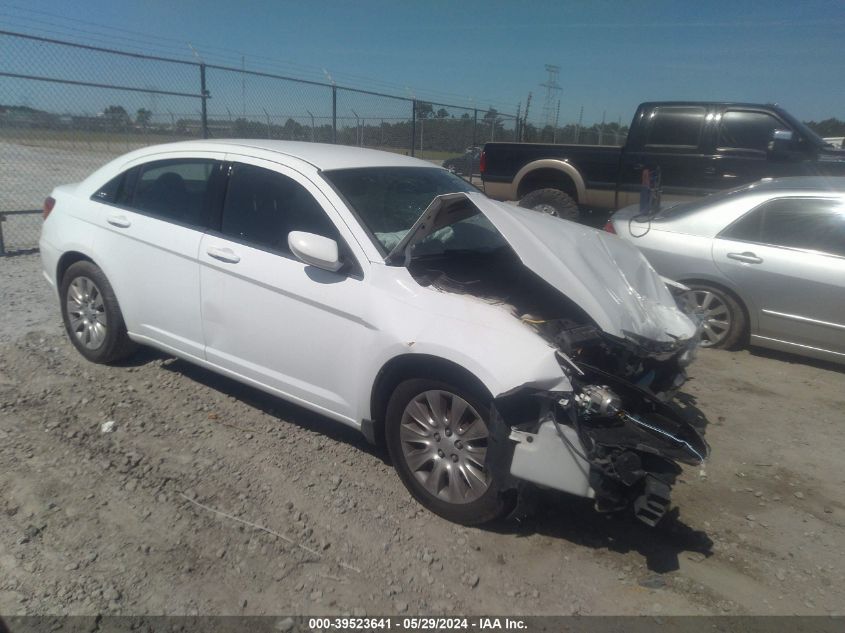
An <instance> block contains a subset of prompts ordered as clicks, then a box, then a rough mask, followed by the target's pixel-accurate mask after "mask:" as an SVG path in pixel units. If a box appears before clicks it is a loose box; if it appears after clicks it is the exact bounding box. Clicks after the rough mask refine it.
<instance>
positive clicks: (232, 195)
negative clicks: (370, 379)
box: [199, 156, 374, 424]
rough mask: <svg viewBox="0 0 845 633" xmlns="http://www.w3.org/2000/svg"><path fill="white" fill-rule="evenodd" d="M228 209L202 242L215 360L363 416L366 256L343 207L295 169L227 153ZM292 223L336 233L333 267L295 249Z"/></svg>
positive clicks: (332, 410)
mask: <svg viewBox="0 0 845 633" xmlns="http://www.w3.org/2000/svg"><path fill="white" fill-rule="evenodd" d="M229 159H230V161H231V162H230V163H229V164H228V165H227V169H228V174H229V180H228V186H227V194H226V198H225V202H224V205H223V212H222V218H221V220H220V223H219V226H218V227H217V230H213V231H210V232H209V233H208V234H207V235H205V236H204V237H203V239H202V243H201V245H200V253H199V262H200V285H201V292H202V323H203V329H204V332H205V345H206V347H205V353H206V358H207V359H208V361H209V362H211V363H214V364H215V365H218V366H219V367H221V368H223V369H225V370H227V371H229V372H231V373H233V374H236V375H238V376H240V377H241V378H245V379H247V381H251V382H253V383H256V384H258V385H263V386H265V387H269V388H270V389H272V390H273V391H275V392H278V393H280V394H281V395H284V396H285V397H286V398H289V399H292V400H295V401H300V402H302V403H303V404H307V405H309V406H310V407H311V408H316V409H318V410H321V411H323V412H324V413H325V414H327V415H330V416H332V417H334V418H336V419H339V420H342V421H344V422H347V423H350V424H357V423H358V420H357V419H356V417H357V415H356V406H357V403H356V402H355V400H356V396H357V391H356V387H357V383H356V381H355V380H353V379H352V377H354V376H355V375H356V373H357V371H358V367H360V366H361V363H362V357H363V354H364V353H365V352H366V350H367V349H368V348H370V347H371V346H370V342H371V341H372V340H373V336H374V330H373V329H372V327H370V326H369V325H368V322H367V312H368V310H369V308H368V304H369V302H368V301H367V297H366V290H367V284H366V283H365V282H364V279H363V276H364V274H365V272H366V269H365V267H363V266H362V264H365V263H366V261H365V258H364V257H363V253H362V251H361V250H360V247H359V246H358V245H357V243H356V242H355V241H354V238H352V236H351V234H350V233H349V231H348V229H347V228H346V227H345V225H344V224H343V222H340V221H338V220H339V218H338V216H337V212H336V211H335V209H334V208H333V207H332V206H331V204H330V203H329V201H328V199H327V198H326V197H325V196H324V195H323V194H322V193H321V192H320V190H319V189H318V188H317V187H316V186H315V185H314V184H313V183H312V182H311V181H310V180H308V179H307V178H305V177H304V176H303V175H302V174H300V173H299V172H297V171H295V170H293V169H289V168H287V167H284V166H282V165H279V164H277V163H273V162H269V161H263V160H260V159H253V158H244V157H231V156H230V157H229ZM290 231H306V232H310V233H317V234H319V235H323V236H325V237H330V238H332V239H335V240H338V242H339V247H340V251H341V253H342V256H343V257H344V259H345V261H346V265H345V267H344V268H343V269H341V271H339V272H337V273H333V272H328V271H325V270H321V269H318V268H315V267H314V266H309V265H307V264H305V263H303V262H301V261H299V260H298V259H296V258H295V257H294V256H293V255H292V254H291V253H290V250H289V248H288V245H287V236H288V233H289V232H290Z"/></svg>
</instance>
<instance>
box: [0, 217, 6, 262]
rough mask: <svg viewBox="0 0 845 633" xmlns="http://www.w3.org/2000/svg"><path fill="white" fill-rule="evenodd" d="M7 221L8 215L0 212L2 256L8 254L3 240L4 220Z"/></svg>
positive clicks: (0, 254)
mask: <svg viewBox="0 0 845 633" xmlns="http://www.w3.org/2000/svg"><path fill="white" fill-rule="evenodd" d="M5 221H6V216H5V215H3V214H2V213H0V257H3V255H5V254H6V244H5V243H4V242H3V222H5Z"/></svg>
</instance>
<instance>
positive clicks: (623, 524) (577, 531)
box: [488, 491, 713, 574]
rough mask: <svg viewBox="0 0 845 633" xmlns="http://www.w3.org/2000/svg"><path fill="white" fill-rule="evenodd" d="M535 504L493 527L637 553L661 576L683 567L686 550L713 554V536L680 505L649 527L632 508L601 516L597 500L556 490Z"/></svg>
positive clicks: (516, 532) (590, 546)
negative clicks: (527, 511)
mask: <svg viewBox="0 0 845 633" xmlns="http://www.w3.org/2000/svg"><path fill="white" fill-rule="evenodd" d="M534 505H535V508H534V511H533V512H532V513H530V514H529V515H528V516H527V517H526V518H524V519H522V520H520V521H514V520H510V521H502V522H499V523H497V524H493V525H491V526H490V527H489V528H488V529H490V530H491V531H495V532H498V533H504V534H508V533H509V534H514V535H516V536H517V537H520V536H521V537H524V536H529V535H534V534H539V535H542V536H547V537H550V538H555V539H562V540H565V541H569V542H570V543H574V544H576V545H581V546H583V547H589V548H590V549H593V550H607V551H608V552H614V553H617V554H627V553H629V552H636V553H638V554H639V555H640V556H642V557H643V558H644V559H645V563H646V567H647V568H648V569H649V570H650V571H652V572H654V573H656V574H664V573H668V572H672V571H676V570H678V569H680V560H679V557H680V555H681V554H682V553H684V552H690V553H694V554H699V555H701V556H704V557H710V556H712V555H713V540H712V539H711V538H710V537H709V536H708V535H707V533H706V532H703V531H701V530H697V529H695V528H692V527H690V526H688V525H687V524H686V523H684V522H683V521H682V520H681V518H680V510H679V509H678V508H673V509H672V510H670V511H669V512H668V513H667V514H666V515H665V516H664V517H663V519H662V520H661V521H660V523H658V524H657V525H656V526H655V527H649V526H647V525H646V524H645V523H643V522H641V521H639V520H637V519H636V518H634V517H633V515H632V514H631V513H630V512H627V511H625V512H621V513H615V514H601V513H599V512H596V511H595V510H594V509H593V502H592V500H590V499H584V498H580V497H574V496H572V495H567V494H565V493H559V492H555V491H541V492H539V493H538V495H537V498H536V499H535V500H534Z"/></svg>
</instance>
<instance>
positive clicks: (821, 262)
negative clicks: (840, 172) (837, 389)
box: [605, 178, 845, 363]
mask: <svg viewBox="0 0 845 633" xmlns="http://www.w3.org/2000/svg"><path fill="white" fill-rule="evenodd" d="M605 230H608V231H611V232H614V233H616V234H617V235H618V236H619V237H621V238H622V239H625V240H628V241H630V242H632V243H634V244H636V245H637V246H638V247H639V248H640V250H642V252H643V253H644V254H645V256H646V258H647V259H648V260H649V261H650V262H651V264H652V266H654V268H655V269H656V270H657V272H659V273H660V274H661V275H664V276H666V277H669V278H670V279H674V280H676V281H679V282H682V283H684V284H685V285H687V286H689V287H690V288H691V289H692V293H690V294H689V295H688V300H689V302H690V304H691V305H690V307H691V308H692V309H693V310H694V311H695V312H696V313H697V314H698V315H699V316H700V318H701V319H702V321H703V331H702V342H701V344H702V346H704V347H723V348H729V349H730V348H736V347H738V346H740V345H742V344H744V343H745V342H749V341H750V342H751V343H752V344H754V345H759V346H761V347H768V348H771V349H777V350H783V351H788V352H793V353H795V354H801V355H804V356H810V357H813V358H820V359H825V360H831V361H834V362H838V363H845V178H781V179H777V180H762V181H760V182H757V183H754V184H752V185H747V186H745V187H740V188H738V189H733V190H731V191H726V192H723V193H719V194H715V195H712V196H708V197H706V198H701V199H698V200H695V201H693V202H687V203H681V204H677V205H674V206H669V207H666V208H664V209H662V210H660V211H658V212H657V213H655V214H653V215H651V216H647V215H643V214H641V213H640V211H639V208H638V207H627V208H625V209H622V210H620V211H618V212H617V213H616V214H614V215H613V217H612V218H611V219H610V221H609V222H608V223H607V225H606V226H605Z"/></svg>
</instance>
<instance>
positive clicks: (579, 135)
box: [575, 106, 584, 144]
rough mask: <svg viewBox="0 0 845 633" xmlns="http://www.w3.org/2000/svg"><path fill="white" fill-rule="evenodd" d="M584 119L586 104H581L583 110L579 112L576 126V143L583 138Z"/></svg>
mask: <svg viewBox="0 0 845 633" xmlns="http://www.w3.org/2000/svg"><path fill="white" fill-rule="evenodd" d="M583 119H584V106H581V111H580V112H579V113H578V126H577V127H576V128H575V143H576V144H577V143H578V141H579V140H580V139H581V121H582V120H583Z"/></svg>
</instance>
